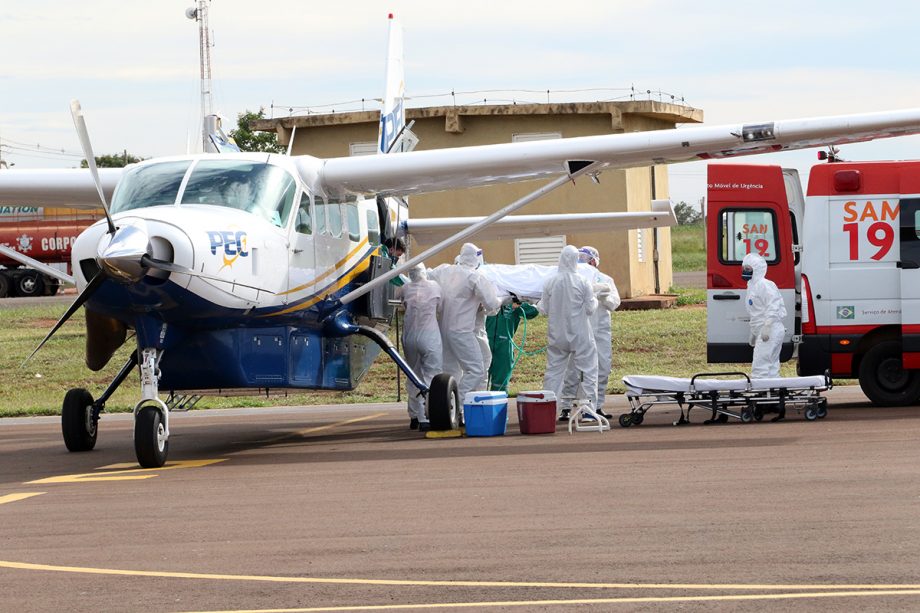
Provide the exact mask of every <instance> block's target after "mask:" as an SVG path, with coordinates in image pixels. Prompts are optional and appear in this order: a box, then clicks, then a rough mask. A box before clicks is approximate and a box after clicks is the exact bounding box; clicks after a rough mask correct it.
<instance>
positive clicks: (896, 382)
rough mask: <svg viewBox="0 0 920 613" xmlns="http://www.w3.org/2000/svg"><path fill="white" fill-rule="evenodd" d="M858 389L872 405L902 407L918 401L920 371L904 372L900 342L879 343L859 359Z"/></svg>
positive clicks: (919, 394) (919, 395)
mask: <svg viewBox="0 0 920 613" xmlns="http://www.w3.org/2000/svg"><path fill="white" fill-rule="evenodd" d="M859 386H860V387H861V388H862V390H863V392H864V393H865V394H866V396H867V397H868V398H869V400H870V401H872V404H874V405H877V406H881V407H894V406H905V405H909V404H913V403H914V402H916V401H917V399H918V398H920V371H916V370H905V369H904V367H903V365H902V363H901V343H900V342H898V341H891V340H889V341H882V342H880V343H878V344H877V345H875V346H874V347H872V348H871V349H870V350H869V351H868V353H866V355H864V356H863V359H862V362H861V363H860V364H859Z"/></svg>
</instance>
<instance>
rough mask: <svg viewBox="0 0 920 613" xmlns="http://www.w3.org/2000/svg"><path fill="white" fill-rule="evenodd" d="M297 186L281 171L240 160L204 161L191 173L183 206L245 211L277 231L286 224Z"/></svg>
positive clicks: (266, 165) (285, 172)
mask: <svg viewBox="0 0 920 613" xmlns="http://www.w3.org/2000/svg"><path fill="white" fill-rule="evenodd" d="M296 191H297V183H296V182H295V181H294V178H293V177H292V176H291V175H290V174H288V172H287V171H285V170H284V169H283V168H280V167H278V166H273V165H271V164H262V163H258V162H245V161H239V160H203V161H201V162H198V164H197V165H196V166H195V168H194V169H193V170H192V175H191V177H189V180H188V183H187V184H186V186H185V191H184V192H183V193H182V204H211V205H216V206H225V207H229V208H234V209H240V210H243V211H248V212H250V213H253V214H255V215H258V216H260V217H262V218H264V219H266V220H268V221H270V222H272V223H273V224H274V225H276V226H278V227H279V228H281V227H284V226H285V225H286V224H287V220H288V218H289V217H290V215H291V209H292V208H293V206H294V194H295V192H296Z"/></svg>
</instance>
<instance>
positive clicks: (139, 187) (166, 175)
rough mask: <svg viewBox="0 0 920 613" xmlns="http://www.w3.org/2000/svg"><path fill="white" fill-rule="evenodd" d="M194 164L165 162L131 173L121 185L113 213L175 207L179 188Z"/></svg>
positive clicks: (136, 168)
mask: <svg viewBox="0 0 920 613" xmlns="http://www.w3.org/2000/svg"><path fill="white" fill-rule="evenodd" d="M191 164H192V163H191V162H190V161H182V162H162V163H159V164H148V165H141V166H137V167H135V168H133V169H131V170H129V171H128V172H126V173H125V175H124V177H122V179H121V181H119V183H118V189H116V190H115V198H114V200H112V209H111V212H112V213H119V212H121V211H130V210H131V209H142V208H145V207H148V206H163V205H172V204H175V203H176V196H177V195H178V194H179V186H180V185H182V179H183V178H184V177H185V172H186V171H187V170H188V167H189V166H190V165H191Z"/></svg>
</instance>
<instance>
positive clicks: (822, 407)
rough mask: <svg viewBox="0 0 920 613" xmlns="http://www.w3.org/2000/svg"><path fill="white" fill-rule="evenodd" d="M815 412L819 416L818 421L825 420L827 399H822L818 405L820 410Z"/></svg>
mask: <svg viewBox="0 0 920 613" xmlns="http://www.w3.org/2000/svg"><path fill="white" fill-rule="evenodd" d="M815 412H816V414H817V415H818V419H824V418H825V417H827V398H822V399H821V402H819V403H818V408H817V410H816V411H815Z"/></svg>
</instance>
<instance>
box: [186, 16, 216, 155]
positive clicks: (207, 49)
mask: <svg viewBox="0 0 920 613" xmlns="http://www.w3.org/2000/svg"><path fill="white" fill-rule="evenodd" d="M210 4H211V0H198V5H197V6H190V7H189V8H187V9H185V16H186V17H188V18H189V19H192V20H194V21H197V22H198V57H199V65H200V73H201V147H202V151H205V152H207V151H215V148H214V146H213V145H212V144H211V140H210V138H209V136H208V127H207V118H208V117H209V116H210V115H211V114H212V113H211V107H212V99H211V47H212V46H213V45H212V43H211V28H210V27H209V25H208V6H209V5H210Z"/></svg>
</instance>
